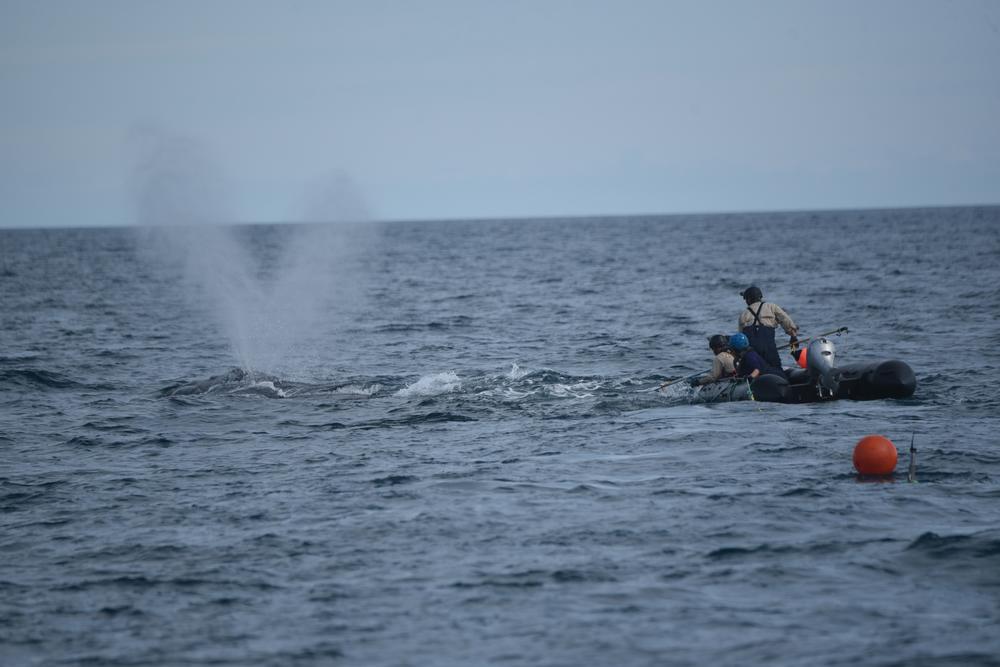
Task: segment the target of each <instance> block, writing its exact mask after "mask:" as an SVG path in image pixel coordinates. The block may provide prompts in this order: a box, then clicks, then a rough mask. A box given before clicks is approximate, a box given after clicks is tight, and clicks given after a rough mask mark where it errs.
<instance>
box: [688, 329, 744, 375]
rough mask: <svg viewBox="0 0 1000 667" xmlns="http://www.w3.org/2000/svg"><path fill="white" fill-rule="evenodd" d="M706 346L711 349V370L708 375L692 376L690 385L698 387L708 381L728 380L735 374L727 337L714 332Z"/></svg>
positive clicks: (733, 358) (734, 365)
mask: <svg viewBox="0 0 1000 667" xmlns="http://www.w3.org/2000/svg"><path fill="white" fill-rule="evenodd" d="M708 348H709V349H710V350H712V354H714V355H715V356H714V357H712V370H710V371H709V372H708V375H702V376H700V377H696V378H692V380H691V386H692V387H700V386H701V385H703V384H708V383H710V382H718V381H719V380H728V379H729V378H731V377H733V376H734V375H736V357H734V356H733V353H732V352H730V351H729V339H728V338H727V337H725V336H723V335H722V334H715V335H714V336H712V337H711V338H709V339H708Z"/></svg>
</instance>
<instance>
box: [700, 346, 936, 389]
mask: <svg viewBox="0 0 1000 667" xmlns="http://www.w3.org/2000/svg"><path fill="white" fill-rule="evenodd" d="M834 361H835V350H834V346H833V343H832V342H830V341H829V340H828V339H826V338H819V339H817V340H814V341H813V342H812V343H810V344H809V347H808V349H807V352H806V368H794V369H786V370H785V376H786V377H781V376H778V375H760V376H758V377H757V378H755V379H753V380H750V379H749V378H742V379H741V378H733V379H731V380H722V381H720V382H713V383H711V384H706V385H702V386H700V387H699V388H698V389H696V390H695V394H694V400H695V401H696V402H699V403H719V402H723V401H746V400H755V401H767V402H771V403H815V402H817V401H833V400H838V399H843V398H846V399H851V400H855V401H871V400H875V399H880V398H908V397H910V396H912V395H913V392H914V391H916V389H917V378H916V376H915V375H914V374H913V369H911V368H910V367H909V366H908V365H907V364H906V363H904V362H902V361H898V360H896V359H891V360H888V361H873V362H869V363H858V364H848V365H845V366H840V367H838V366H836V365H835V364H834Z"/></svg>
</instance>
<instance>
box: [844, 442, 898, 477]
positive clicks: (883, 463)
mask: <svg viewBox="0 0 1000 667" xmlns="http://www.w3.org/2000/svg"><path fill="white" fill-rule="evenodd" d="M897 457H898V454H897V452H896V445H894V444H892V440H890V439H889V438H887V437H885V436H884V435H866V436H865V437H863V438H861V439H860V440H858V444H856V445H854V467H855V468H856V469H857V471H858V472H859V473H861V474H862V475H888V474H890V473H892V471H893V470H895V469H896V459H897Z"/></svg>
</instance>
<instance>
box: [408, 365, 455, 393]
mask: <svg viewBox="0 0 1000 667" xmlns="http://www.w3.org/2000/svg"><path fill="white" fill-rule="evenodd" d="M461 387H462V380H461V379H460V378H459V377H458V375H457V374H456V373H455V372H454V371H447V372H445V373H435V374H434V375H425V376H424V377H422V378H420V379H419V380H417V381H416V382H414V383H413V384H411V385H407V386H406V387H403V388H402V389H400V390H399V391H397V392H396V395H397V396H437V395H438V394H447V393H449V392H452V391H456V390H457V389H460V388H461Z"/></svg>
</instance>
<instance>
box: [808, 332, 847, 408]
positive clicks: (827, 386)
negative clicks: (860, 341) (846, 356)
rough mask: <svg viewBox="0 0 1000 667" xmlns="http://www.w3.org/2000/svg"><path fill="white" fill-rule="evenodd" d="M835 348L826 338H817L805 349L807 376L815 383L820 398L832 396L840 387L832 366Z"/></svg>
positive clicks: (835, 371) (835, 370)
mask: <svg viewBox="0 0 1000 667" xmlns="http://www.w3.org/2000/svg"><path fill="white" fill-rule="evenodd" d="M835 357H836V348H834V346H833V343H832V342H831V341H830V340H829V339H827V338H817V339H816V340H814V341H813V342H811V343H809V347H808V348H807V351H806V368H808V369H809V378H810V379H811V380H812V382H813V383H814V384H815V385H816V391H818V392H819V396H820V398H825V397H832V396H833V395H834V394H836V393H837V389H838V388H839V387H840V378H839V377H838V373H837V369H835V368H834V367H833V364H834V360H835Z"/></svg>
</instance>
